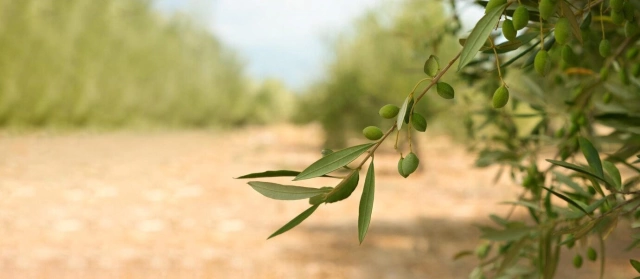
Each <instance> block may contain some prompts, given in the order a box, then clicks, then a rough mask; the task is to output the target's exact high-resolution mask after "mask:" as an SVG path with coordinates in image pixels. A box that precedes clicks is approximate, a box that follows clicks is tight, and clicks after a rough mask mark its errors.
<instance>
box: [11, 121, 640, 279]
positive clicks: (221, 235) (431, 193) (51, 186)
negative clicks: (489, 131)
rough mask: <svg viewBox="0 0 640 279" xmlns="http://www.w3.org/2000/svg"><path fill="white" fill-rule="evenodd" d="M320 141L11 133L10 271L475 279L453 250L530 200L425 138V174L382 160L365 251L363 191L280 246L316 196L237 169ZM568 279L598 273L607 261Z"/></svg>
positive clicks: (616, 265) (275, 131)
mask: <svg viewBox="0 0 640 279" xmlns="http://www.w3.org/2000/svg"><path fill="white" fill-rule="evenodd" d="M320 135H321V133H320V131H319V130H318V129H317V127H314V126H308V127H302V128H300V127H291V126H276V127H268V128H251V129H244V130H240V131H235V132H225V133H215V132H163V133H141V132H139V133H133V132H127V133H111V134H88V133H75V134H71V135H69V134H65V135H59V134H46V133H37V134H29V135H9V134H6V133H5V134H3V135H2V136H1V137H0V278H3V279H4V278H12V279H13V278H15V279H23V278H466V277H467V274H468V273H469V272H470V270H471V268H472V267H473V265H474V264H476V261H475V259H473V258H468V259H463V260H459V261H452V260H451V258H452V256H453V255H454V254H455V253H456V252H458V251H460V250H463V249H473V248H474V245H475V244H476V243H477V237H478V231H477V229H476V228H475V227H474V224H477V223H487V218H486V216H487V215H488V214H489V213H491V212H497V211H501V212H504V211H506V209H507V207H506V206H504V205H498V204H497V202H499V201H503V200H507V199H512V198H514V196H515V195H516V193H515V192H514V189H516V188H515V187H512V186H511V185H510V184H509V182H508V181H507V179H503V180H502V181H501V182H500V183H498V184H497V185H495V184H493V183H492V182H491V180H492V178H493V175H494V174H495V169H493V170H487V169H484V170H478V169H473V168H472V163H473V156H472V155H470V154H468V153H465V151H464V148H463V147H461V146H456V145H455V144H453V143H451V141H450V140H449V139H448V138H446V137H444V136H430V137H425V138H422V139H421V151H422V154H420V156H421V158H422V164H423V166H424V169H423V170H422V172H421V173H419V174H416V175H413V176H411V177H410V178H408V179H402V178H400V177H399V176H398V175H395V169H396V166H395V162H396V160H397V155H395V154H393V153H391V152H386V153H383V154H381V155H380V156H378V158H377V161H376V162H377V163H376V165H377V173H378V177H377V192H376V200H375V208H374V213H373V214H374V215H373V220H372V224H371V228H370V231H369V234H368V236H367V239H366V240H365V242H364V244H362V245H361V246H360V245H358V240H357V208H358V198H359V195H360V190H357V191H356V193H354V195H353V196H352V198H351V199H349V200H347V201H345V202H341V203H338V204H330V205H325V206H322V207H320V208H319V210H318V211H317V212H316V213H315V214H314V215H313V216H312V217H310V218H309V219H308V220H307V221H305V222H304V223H303V224H301V225H300V226H299V227H297V228H295V229H294V230H292V231H290V232H288V233H286V234H284V235H281V236H278V237H276V238H274V239H271V240H269V241H266V240H265V239H266V237H267V236H268V235H270V234H271V233H272V232H273V231H275V230H276V229H277V228H279V227H280V226H281V225H283V224H284V223H286V222H287V221H289V219H291V218H292V217H294V216H295V215H297V214H298V213H299V212H301V211H302V210H304V209H305V208H306V207H307V204H306V203H305V202H282V201H272V200H269V199H267V198H265V197H263V196H261V195H259V194H257V193H256V192H254V191H253V190H252V189H251V188H250V187H248V186H247V185H246V184H245V182H246V181H239V180H234V179H232V177H235V176H239V175H241V174H244V173H248V172H254V171H263V170H267V169H282V168H293V169H302V168H303V167H305V166H306V165H307V164H309V163H311V162H312V161H314V160H315V159H317V158H318V157H319V150H320V147H321V146H320V140H319V139H320V138H321V136H320ZM385 148H386V150H390V148H389V146H386V147H385ZM279 181H286V180H282V179H281V180H279ZM330 182H332V181H330V180H324V181H320V182H313V181H312V182H309V183H307V184H306V185H314V186H320V185H322V184H328V183H330ZM314 183H315V184H314ZM318 183H320V184H318ZM620 226H623V225H620ZM628 240H629V231H628V230H620V231H619V232H616V233H615V234H614V235H613V236H612V237H610V241H611V244H612V245H610V247H609V248H608V251H607V254H608V256H609V261H608V262H607V276H606V278H630V277H631V275H632V274H633V273H632V271H633V270H632V269H631V267H629V265H628V262H627V259H628V258H629V257H631V256H634V254H632V253H626V254H625V253H622V252H621V250H622V247H624V245H625V244H627V243H628ZM573 253H574V252H573V251H570V252H567V253H565V254H566V255H567V259H568V258H570V257H572V256H573ZM635 253H636V254H635V256H636V257H638V256H639V255H638V253H637V250H636V251H635ZM567 259H565V261H566V260H567ZM558 278H597V265H596V264H593V263H588V262H587V263H586V264H585V266H584V267H583V268H582V269H581V270H580V271H579V272H577V271H575V270H574V269H573V268H566V269H563V270H561V271H560V275H559V276H558Z"/></svg>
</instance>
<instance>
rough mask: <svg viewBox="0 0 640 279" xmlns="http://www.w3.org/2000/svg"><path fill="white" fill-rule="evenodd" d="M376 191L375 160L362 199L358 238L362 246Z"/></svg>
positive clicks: (369, 221)
mask: <svg viewBox="0 0 640 279" xmlns="http://www.w3.org/2000/svg"><path fill="white" fill-rule="evenodd" d="M375 191H376V174H375V171H374V168H373V160H371V164H369V170H367V177H366V178H365V180H364V189H363V190H362V196H361V197H360V213H359V215H358V238H359V240H360V244H362V241H364V237H365V236H366V235H367V230H368V229H369V223H371V212H372V211H373V198H374V195H375Z"/></svg>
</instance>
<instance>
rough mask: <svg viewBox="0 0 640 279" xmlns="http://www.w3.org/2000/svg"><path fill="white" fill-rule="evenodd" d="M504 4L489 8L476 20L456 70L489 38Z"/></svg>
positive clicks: (471, 58)
mask: <svg viewBox="0 0 640 279" xmlns="http://www.w3.org/2000/svg"><path fill="white" fill-rule="evenodd" d="M506 6H507V4H503V5H500V6H499V7H497V8H494V9H491V10H490V11H488V12H487V14H485V15H484V16H483V17H482V18H481V19H480V20H479V21H478V23H477V24H476V26H475V27H474V28H473V31H471V34H470V35H469V38H467V42H466V43H465V44H464V47H463V48H462V53H461V54H460V62H459V63H458V71H460V70H461V69H462V68H464V66H466V65H467V64H469V62H471V61H472V60H473V58H474V57H475V56H476V53H478V51H479V50H480V48H482V46H483V45H484V43H485V42H486V41H487V38H489V35H491V31H493V29H494V28H495V27H496V25H497V24H498V21H499V20H500V16H501V15H502V11H503V10H504V8H505V7H506Z"/></svg>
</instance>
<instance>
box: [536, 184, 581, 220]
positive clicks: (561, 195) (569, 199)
mask: <svg viewBox="0 0 640 279" xmlns="http://www.w3.org/2000/svg"><path fill="white" fill-rule="evenodd" d="M540 187H542V188H544V189H545V190H547V191H549V192H551V194H554V195H555V196H556V197H558V198H561V199H563V200H564V201H566V202H568V203H569V204H571V205H573V206H575V207H576V208H577V209H579V210H580V211H582V212H584V214H587V215H589V212H587V211H586V210H585V209H584V208H583V207H582V206H581V205H579V204H578V203H577V202H575V201H574V200H572V199H571V198H569V197H567V196H565V195H563V194H560V193H558V192H556V191H554V190H551V188H547V187H545V186H540Z"/></svg>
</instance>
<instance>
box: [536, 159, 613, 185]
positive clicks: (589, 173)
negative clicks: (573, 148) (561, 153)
mask: <svg viewBox="0 0 640 279" xmlns="http://www.w3.org/2000/svg"><path fill="white" fill-rule="evenodd" d="M547 162H549V163H552V164H554V165H558V166H561V167H564V168H567V169H570V170H574V171H577V172H579V173H583V174H586V175H587V176H590V177H594V178H597V179H599V180H601V181H604V177H600V176H598V175H597V174H596V173H594V172H593V171H592V170H590V169H587V168H584V167H581V166H578V165H574V164H571V163H567V162H563V161H556V160H551V159H547Z"/></svg>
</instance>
